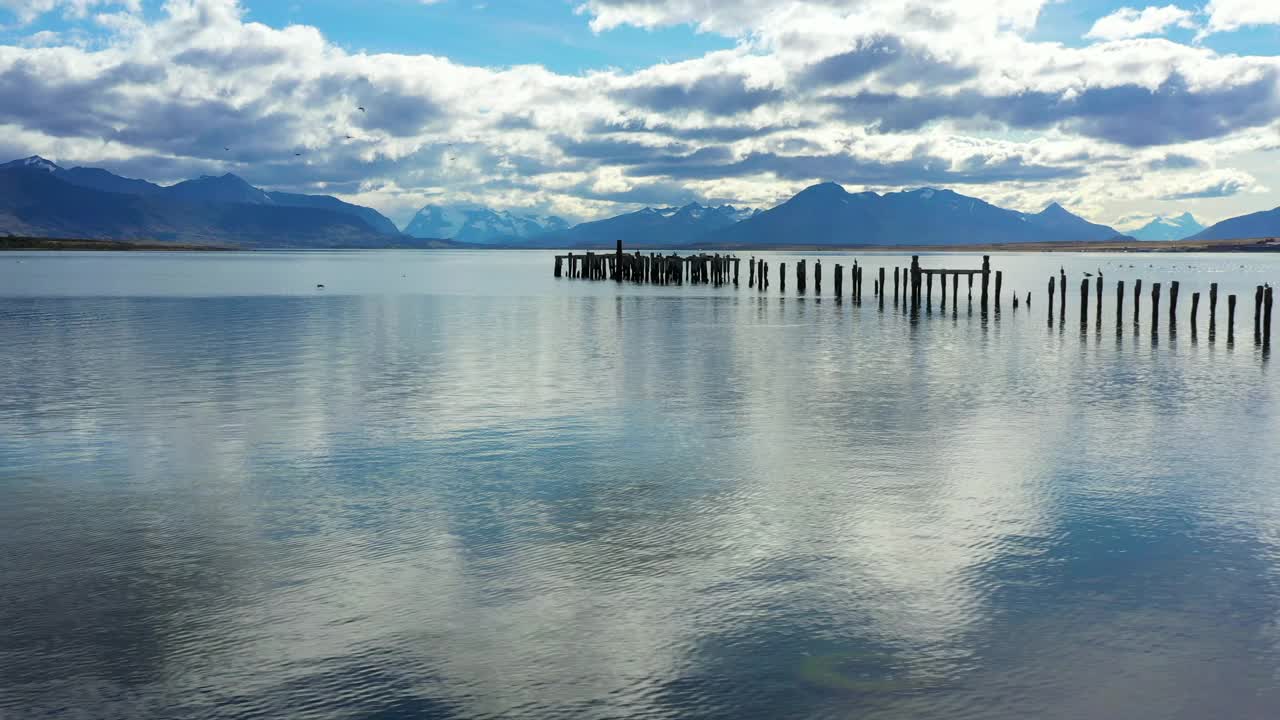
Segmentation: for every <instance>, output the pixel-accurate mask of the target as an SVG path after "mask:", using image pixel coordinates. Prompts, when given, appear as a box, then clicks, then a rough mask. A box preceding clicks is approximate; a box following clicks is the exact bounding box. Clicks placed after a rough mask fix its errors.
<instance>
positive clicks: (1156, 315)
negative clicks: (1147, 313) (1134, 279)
mask: <svg viewBox="0 0 1280 720" xmlns="http://www.w3.org/2000/svg"><path fill="white" fill-rule="evenodd" d="M1159 326H1160V283H1151V334H1152V335H1155V334H1156V330H1157V329H1158V328H1159Z"/></svg>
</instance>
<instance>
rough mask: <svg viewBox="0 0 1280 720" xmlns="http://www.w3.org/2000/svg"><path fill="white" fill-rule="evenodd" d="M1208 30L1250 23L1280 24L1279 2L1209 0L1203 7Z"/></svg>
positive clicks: (1219, 30)
mask: <svg viewBox="0 0 1280 720" xmlns="http://www.w3.org/2000/svg"><path fill="white" fill-rule="evenodd" d="M1204 12H1205V14H1207V15H1208V16H1209V22H1208V27H1207V28H1206V30H1208V31H1209V32H1225V31H1229V30H1238V29H1240V28H1243V27H1249V26H1252V25H1280V3H1275V2H1270V0H1209V4H1208V5H1206V6H1205V8H1204Z"/></svg>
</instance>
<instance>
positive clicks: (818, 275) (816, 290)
mask: <svg viewBox="0 0 1280 720" xmlns="http://www.w3.org/2000/svg"><path fill="white" fill-rule="evenodd" d="M813 294H814V295H822V261H821V260H814V261H813Z"/></svg>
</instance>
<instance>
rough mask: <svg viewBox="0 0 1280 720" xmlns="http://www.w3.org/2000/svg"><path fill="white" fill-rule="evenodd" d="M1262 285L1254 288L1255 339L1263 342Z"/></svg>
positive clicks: (1256, 341) (1257, 341)
mask: <svg viewBox="0 0 1280 720" xmlns="http://www.w3.org/2000/svg"><path fill="white" fill-rule="evenodd" d="M1262 294H1263V292H1262V286H1261V285H1259V286H1257V287H1256V288H1254V289H1253V341H1254V342H1255V343H1260V342H1262Z"/></svg>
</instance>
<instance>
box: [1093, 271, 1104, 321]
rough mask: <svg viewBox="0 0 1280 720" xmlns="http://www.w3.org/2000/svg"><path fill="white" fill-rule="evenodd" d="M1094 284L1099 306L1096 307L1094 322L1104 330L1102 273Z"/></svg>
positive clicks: (1095, 296)
mask: <svg viewBox="0 0 1280 720" xmlns="http://www.w3.org/2000/svg"><path fill="white" fill-rule="evenodd" d="M1093 285H1094V291H1093V294H1094V299H1095V301H1096V304H1097V306H1098V307H1097V308H1095V309H1094V318H1095V319H1094V324H1095V325H1097V330H1099V331H1101V330H1102V275H1101V273H1099V275H1098V277H1097V278H1095V279H1094V281H1093Z"/></svg>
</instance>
